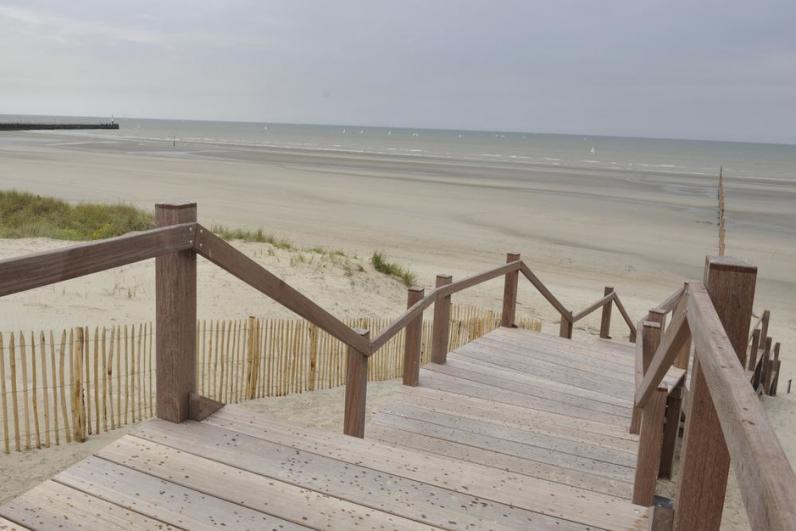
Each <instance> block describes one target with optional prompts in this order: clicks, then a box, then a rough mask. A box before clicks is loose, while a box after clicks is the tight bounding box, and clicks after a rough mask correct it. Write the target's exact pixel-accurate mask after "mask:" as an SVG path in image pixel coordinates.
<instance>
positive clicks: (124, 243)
mask: <svg viewBox="0 0 796 531" xmlns="http://www.w3.org/2000/svg"><path fill="white" fill-rule="evenodd" d="M195 230H196V227H195V224H194V223H185V224H180V225H177V226H172V227H166V228H157V229H152V230H148V231H143V232H138V233H131V234H126V235H124V236H119V237H118V238H109V239H107V240H100V241H96V242H89V243H82V244H80V245H73V246H70V247H64V248H62V249H55V250H52V251H45V252H41V253H36V254H31V255H28V256H23V257H19V258H8V259H5V260H0V297H3V296H5V295H10V294H12V293H18V292H20V291H25V290H29V289H33V288H38V287H40V286H46V285H48V284H54V283H56V282H61V281H63V280H69V279H70V278H77V277H81V276H84V275H89V274H91V273H98V272H100V271H105V270H106V269H112V268H114V267H119V266H123V265H127V264H132V263H135V262H140V261H142V260H146V259H148V258H155V257H157V256H162V255H164V254H170V253H174V252H177V251H183V250H186V249H190V248H191V247H192V246H193V240H194V232H195Z"/></svg>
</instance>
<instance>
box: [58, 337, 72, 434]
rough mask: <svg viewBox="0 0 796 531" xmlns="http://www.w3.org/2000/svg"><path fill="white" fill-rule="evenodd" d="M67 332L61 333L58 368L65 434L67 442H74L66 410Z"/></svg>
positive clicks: (70, 340) (70, 338) (70, 339)
mask: <svg viewBox="0 0 796 531" xmlns="http://www.w3.org/2000/svg"><path fill="white" fill-rule="evenodd" d="M69 344H70V345H71V344H72V331H71V330H70V331H69ZM65 358H66V330H63V331H62V332H61V351H60V362H61V363H60V367H59V368H58V375H59V377H60V380H61V381H60V387H61V392H60V393H59V394H60V395H61V413H62V414H63V417H64V434H65V436H66V442H68V443H70V442H72V431H71V429H70V428H69V416H68V414H67V409H66V377H65V376H64V373H65V371H66V359H65Z"/></svg>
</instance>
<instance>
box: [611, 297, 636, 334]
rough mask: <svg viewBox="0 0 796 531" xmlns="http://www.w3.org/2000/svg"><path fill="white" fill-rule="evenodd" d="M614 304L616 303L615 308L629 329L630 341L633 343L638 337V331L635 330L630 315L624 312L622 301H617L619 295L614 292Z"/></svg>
mask: <svg viewBox="0 0 796 531" xmlns="http://www.w3.org/2000/svg"><path fill="white" fill-rule="evenodd" d="M614 302H615V303H616V307H617V308H619V313H620V314H622V319H624V320H625V323H626V324H627V327H628V328H629V329H630V341H631V342H633V341H635V340H636V337H637V335H638V330H636V325H634V324H633V320H632V319H631V318H630V315H628V313H627V310H625V305H624V304H622V301H621V300H620V299H619V295H618V294H617V293H616V292H614Z"/></svg>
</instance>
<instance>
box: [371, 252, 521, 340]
mask: <svg viewBox="0 0 796 531" xmlns="http://www.w3.org/2000/svg"><path fill="white" fill-rule="evenodd" d="M521 264H522V262H520V261H517V262H510V263H508V264H505V265H502V266H500V267H495V268H493V269H490V270H488V271H484V272H483V273H478V274H477V275H473V276H471V277H467V278H463V279H462V280H458V281H456V282H452V283H450V284H446V285H444V286H440V287H439V288H435V289H433V290H431V291H430V292H429V293H428V295H426V296H425V297H423V298H422V299H420V300H419V301H417V302H416V303H415V304H413V305H412V307H411V308H409V309H408V310H406V311H405V312H404V313H403V314H402V315H401V316H400V317H398V319H396V320H395V321H394V322H393V323H392V324H391V325H390V326H388V327H387V328H385V329H384V330H383V331H382V332H381V333H380V334H379V335H378V336H376V337H375V338H374V339H373V340H372V341H371V343H370V352H369V354H373V353H375V352H376V351H377V350H379V349H380V348H381V347H382V346H384V344H385V343H387V341H389V340H390V339H391V338H392V337H393V336H394V335H395V334H397V333H398V332H400V331H401V329H402V328H404V327H405V326H406V325H407V324H409V323H410V322H411V321H412V320H413V319H414V318H416V317H417V316H418V315H420V314H421V313H422V312H423V311H424V310H425V309H426V308H428V307H429V306H431V305H432V304H434V301H436V300H437V298H438V297H445V296H447V295H451V294H452V293H456V292H458V291H462V290H464V289H467V288H470V287H473V286H475V285H477V284H481V283H482V282H486V281H487V280H492V279H493V278H497V277H500V276H503V275H505V274H506V273H510V272H512V271H517V270H518V269H520V265H521Z"/></svg>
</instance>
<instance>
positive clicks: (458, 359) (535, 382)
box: [448, 353, 633, 410]
mask: <svg viewBox="0 0 796 531" xmlns="http://www.w3.org/2000/svg"><path fill="white" fill-rule="evenodd" d="M448 365H450V366H451V367H456V368H464V369H468V370H470V371H476V372H480V373H481V374H483V375H491V376H495V377H498V378H503V379H506V380H510V381H512V382H517V383H522V384H524V385H526V386H528V387H535V388H537V389H540V390H544V391H545V392H548V393H555V394H558V393H561V394H567V395H573V396H578V397H582V398H587V399H589V400H594V401H596V402H602V403H605V404H611V405H614V406H622V407H625V408H627V409H628V410H629V408H630V407H631V406H632V405H633V401H632V399H629V398H616V397H614V396H608V395H606V394H604V393H601V392H599V391H592V390H591V389H583V388H582V387H575V386H572V385H568V383H567V382H557V381H555V380H551V379H549V378H545V377H543V376H540V375H537V374H535V373H521V372H517V371H513V370H511V369H509V368H506V367H501V366H499V365H494V364H491V363H488V362H485V361H483V360H478V359H475V358H467V357H464V356H459V355H458V354H456V353H452V354H451V355H450V357H449V358H448Z"/></svg>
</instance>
